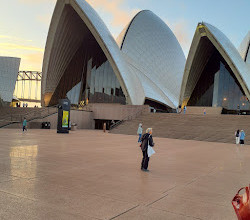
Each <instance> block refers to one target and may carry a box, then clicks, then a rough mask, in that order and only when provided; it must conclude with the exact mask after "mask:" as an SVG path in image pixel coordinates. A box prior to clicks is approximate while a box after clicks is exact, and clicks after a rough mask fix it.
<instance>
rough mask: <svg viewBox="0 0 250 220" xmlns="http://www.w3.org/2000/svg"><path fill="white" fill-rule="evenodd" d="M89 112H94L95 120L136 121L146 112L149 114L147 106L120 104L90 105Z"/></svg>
mask: <svg viewBox="0 0 250 220" xmlns="http://www.w3.org/2000/svg"><path fill="white" fill-rule="evenodd" d="M88 108H89V110H91V111H93V113H94V119H103V120H124V119H125V120H127V119H134V118H136V117H137V116H139V115H141V114H142V113H144V112H149V111H150V110H149V106H147V105H120V104H97V103H96V104H90V105H89V106H88Z"/></svg>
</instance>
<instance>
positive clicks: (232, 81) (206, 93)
mask: <svg viewBox="0 0 250 220" xmlns="http://www.w3.org/2000/svg"><path fill="white" fill-rule="evenodd" d="M248 43H249V42H248ZM248 45H249V44H248ZM243 51H245V52H243V53H242V54H243V55H244V56H242V57H241V55H240V53H239V51H238V50H237V49H236V48H235V47H234V45H233V44H232V43H231V42H230V40H229V39H228V38H227V37H226V36H225V35H224V34H223V33H222V32H221V31H220V30H218V29H217V28H216V27H214V26H212V25H210V24H208V23H200V24H198V27H197V29H196V32H195V35H194V38H193V42H192V45H191V48H190V52H189V55H188V58H187V62H186V66H185V71H184V76H183V82H182V88H181V98H180V99H181V100H180V102H181V103H182V104H183V105H189V106H211V107H222V108H224V109H226V110H238V109H240V110H250V104H249V98H250V93H249V88H250V68H249V65H248V64H247V63H246V62H245V61H246V60H247V59H246V58H245V56H246V54H247V53H248V52H246V51H247V49H246V48H245V50H244V49H243Z"/></svg>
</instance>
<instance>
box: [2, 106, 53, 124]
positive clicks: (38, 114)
mask: <svg viewBox="0 0 250 220" xmlns="http://www.w3.org/2000/svg"><path fill="white" fill-rule="evenodd" d="M55 107H56V108H55ZM51 109H53V110H56V111H51ZM37 110H38V111H37ZM55 113H57V105H55V106H50V107H47V108H42V109H34V110H33V111H30V112H26V113H23V114H22V113H19V114H13V112H11V114H10V115H8V114H6V118H5V119H4V118H3V119H1V120H0V121H5V122H6V124H4V125H2V126H0V128H1V127H5V126H8V125H11V124H14V123H20V122H22V121H23V118H24V117H26V118H27V121H28V122H29V121H32V120H35V119H42V118H45V117H47V116H49V115H51V114H55Z"/></svg>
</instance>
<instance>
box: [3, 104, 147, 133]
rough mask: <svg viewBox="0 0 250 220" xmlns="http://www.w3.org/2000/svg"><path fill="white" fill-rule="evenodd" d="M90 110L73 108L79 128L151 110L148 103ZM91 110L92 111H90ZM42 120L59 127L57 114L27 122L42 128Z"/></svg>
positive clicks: (72, 115) (72, 116) (30, 126)
mask: <svg viewBox="0 0 250 220" xmlns="http://www.w3.org/2000/svg"><path fill="white" fill-rule="evenodd" d="M86 107H87V109H88V110H85V111H84V110H71V112H70V121H71V123H76V124H77V127H78V129H94V128H95V121H94V119H100V120H128V119H129V120H131V119H135V118H136V117H138V116H140V115H141V114H142V113H148V112H150V109H149V106H147V105H139V106H138V105H120V104H90V105H88V106H86ZM90 110H91V111H90ZM42 122H50V124H51V129H56V128H57V114H53V115H50V116H48V117H45V118H43V119H35V120H32V121H30V122H28V123H27V127H28V129H39V128H41V124H42ZM6 128H20V129H21V128H22V123H18V124H12V125H9V126H7V127H6Z"/></svg>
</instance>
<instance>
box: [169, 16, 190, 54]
mask: <svg viewBox="0 0 250 220" xmlns="http://www.w3.org/2000/svg"><path fill="white" fill-rule="evenodd" d="M165 22H166V24H167V25H168V26H169V27H170V28H171V30H172V31H173V32H174V34H175V36H176V38H177V40H178V41H179V43H180V45H181V46H182V49H183V51H184V53H185V55H186V56H187V55H188V51H189V49H190V46H191V42H192V35H191V34H190V29H189V24H188V22H187V21H186V20H178V21H176V22H174V23H171V22H169V21H168V20H165Z"/></svg>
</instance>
